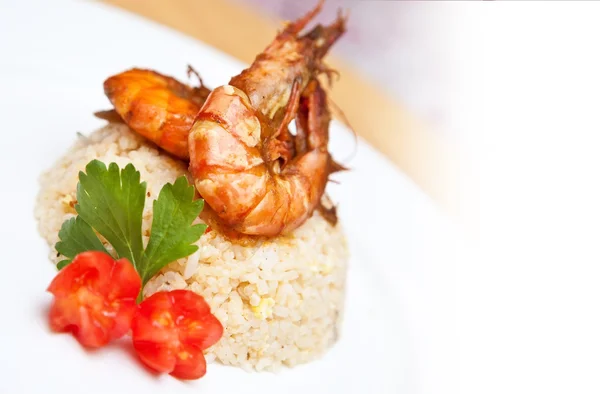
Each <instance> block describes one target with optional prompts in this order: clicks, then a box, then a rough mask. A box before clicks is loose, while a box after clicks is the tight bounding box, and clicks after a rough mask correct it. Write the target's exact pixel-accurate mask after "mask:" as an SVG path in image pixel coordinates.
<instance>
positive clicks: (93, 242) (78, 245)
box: [55, 216, 108, 270]
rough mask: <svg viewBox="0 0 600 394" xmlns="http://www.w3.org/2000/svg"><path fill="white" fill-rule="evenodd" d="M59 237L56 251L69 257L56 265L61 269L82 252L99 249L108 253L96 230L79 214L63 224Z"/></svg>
mask: <svg viewBox="0 0 600 394" xmlns="http://www.w3.org/2000/svg"><path fill="white" fill-rule="evenodd" d="M58 238H59V239H60V241H58V242H57V243H56V245H55V248H56V251H57V252H58V253H60V254H61V255H63V256H65V257H67V259H66V260H62V261H60V262H59V263H58V264H57V265H56V266H57V268H58V269H59V270H60V269H62V268H63V267H64V266H65V265H67V264H69V263H70V262H71V260H72V259H73V258H74V257H75V256H77V255H78V254H79V253H81V252H85V251H87V250H99V251H101V252H105V253H108V252H107V251H106V249H105V248H104V245H102V242H100V240H99V239H98V236H97V235H96V233H94V230H92V228H91V227H90V225H89V224H87V223H86V222H84V221H83V219H81V218H80V217H79V216H77V217H74V218H71V219H68V220H66V221H65V222H64V223H63V224H62V226H61V228H60V231H59V232H58Z"/></svg>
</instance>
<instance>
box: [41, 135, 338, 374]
mask: <svg viewBox="0 0 600 394" xmlns="http://www.w3.org/2000/svg"><path fill="white" fill-rule="evenodd" d="M93 159H98V160H100V161H103V162H104V163H107V164H108V163H110V162H116V163H117V164H118V165H119V166H120V167H123V166H125V165H126V164H127V163H133V165H134V166H135V167H136V168H137V169H138V170H139V171H140V173H141V178H142V180H144V181H146V183H147V185H148V186H147V190H148V193H147V200H146V206H145V211H144V221H143V229H144V241H145V242H147V236H148V235H149V230H150V225H151V223H152V200H154V199H155V198H156V197H157V195H158V193H159V191H160V189H161V188H162V186H163V185H164V184H165V183H167V182H173V181H174V180H175V179H176V178H177V177H178V176H181V175H182V174H186V175H187V170H186V165H185V163H183V162H181V161H178V160H175V159H173V158H171V157H170V156H167V155H165V154H163V153H161V152H160V151H159V150H158V149H157V148H156V147H155V146H154V145H152V144H150V143H147V142H146V141H145V140H144V139H143V138H141V137H139V136H138V135H136V134H134V133H133V132H131V131H129V129H128V128H127V126H125V125H122V124H110V125H108V126H106V127H104V128H102V129H100V130H97V131H95V132H94V133H92V134H91V135H90V136H89V137H80V138H79V140H78V141H77V143H76V144H75V146H74V147H72V148H71V150H69V151H68V152H67V153H66V154H65V156H64V157H63V158H61V159H60V160H59V161H58V162H57V163H56V164H55V165H54V167H53V168H51V169H50V170H49V171H47V172H46V173H44V174H43V175H42V176H41V178H40V185H41V190H40V193H39V196H38V201H37V206H36V209H35V215H36V218H37V219H38V224H39V231H40V233H41V235H42V236H43V237H44V238H45V239H46V240H47V241H48V244H49V245H50V247H51V251H50V260H51V261H53V262H55V263H56V262H57V261H59V260H60V259H61V258H60V256H57V253H56V250H54V244H55V243H56V242H57V241H58V231H59V229H60V226H61V225H62V223H63V222H64V221H65V220H66V219H68V218H69V217H72V216H74V215H75V210H74V209H73V206H74V203H75V198H76V191H75V188H76V185H77V181H78V179H77V176H78V173H79V171H81V170H84V169H85V165H86V164H87V163H88V162H90V161H91V160H93ZM188 176H189V175H188ZM340 227H341V226H340V225H338V226H336V227H333V226H331V225H330V224H329V223H328V222H326V221H325V220H324V219H323V218H322V217H321V216H319V215H318V214H317V213H315V215H313V217H312V218H310V219H309V220H308V221H307V222H306V223H304V224H303V225H302V226H301V227H300V228H298V229H297V230H295V231H294V232H293V233H292V234H291V235H288V236H282V237H277V238H270V239H261V240H258V241H257V242H256V243H255V244H254V245H251V246H242V245H239V244H236V243H234V242H231V241H229V240H228V239H227V238H225V237H223V236H222V235H220V234H219V233H217V231H215V230H213V231H211V232H209V233H208V234H205V235H203V236H202V237H201V239H200V240H199V241H198V243H197V245H198V246H199V247H200V249H199V250H198V252H196V253H194V254H193V255H192V256H189V257H188V258H185V259H181V260H179V261H176V262H173V263H172V264H170V265H169V266H168V267H166V268H165V269H163V270H162V271H161V273H159V274H158V275H157V276H156V277H155V278H153V279H152V280H151V281H150V282H149V283H148V284H147V285H146V287H145V288H144V296H149V295H151V294H153V293H155V292H157V291H161V290H171V289H189V290H192V291H194V292H196V293H198V294H200V295H202V296H203V297H204V298H205V299H206V301H207V302H208V303H209V304H210V306H211V309H212V312H213V313H214V314H215V315H216V316H217V318H218V319H219V320H220V321H221V323H222V324H223V326H224V327H225V332H224V335H223V338H222V339H221V340H220V341H219V342H218V343H217V344H216V345H215V346H213V347H212V348H210V349H209V350H208V351H207V359H208V360H213V359H216V360H218V361H220V362H222V363H224V364H230V365H236V366H241V367H243V368H245V369H252V368H254V369H256V370H265V369H267V370H275V369H277V368H278V367H280V366H281V365H287V366H293V365H296V364H299V363H304V362H307V361H310V360H313V359H315V358H317V357H319V356H320V355H322V354H323V352H324V351H325V350H326V349H327V348H328V347H329V346H331V345H332V344H333V343H334V342H335V341H336V339H337V337H338V333H339V328H340V323H341V318H342V311H343V302H344V284H345V278H346V264H347V259H348V252H347V246H346V241H345V238H344V235H343V232H342V230H341V228H340Z"/></svg>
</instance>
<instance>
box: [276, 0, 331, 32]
mask: <svg viewBox="0 0 600 394" xmlns="http://www.w3.org/2000/svg"><path fill="white" fill-rule="evenodd" d="M324 3H325V0H319V2H318V3H317V5H316V6H315V8H313V9H312V10H310V11H308V12H307V13H306V15H304V16H303V17H302V18H300V19H298V20H296V21H295V22H291V23H289V24H288V25H287V26H286V27H285V29H283V31H282V32H281V34H294V35H296V34H298V33H300V32H301V31H302V29H304V28H305V27H306V25H307V24H308V22H310V21H311V20H312V19H314V18H315V16H317V14H318V13H319V12H321V9H322V8H323V4H324Z"/></svg>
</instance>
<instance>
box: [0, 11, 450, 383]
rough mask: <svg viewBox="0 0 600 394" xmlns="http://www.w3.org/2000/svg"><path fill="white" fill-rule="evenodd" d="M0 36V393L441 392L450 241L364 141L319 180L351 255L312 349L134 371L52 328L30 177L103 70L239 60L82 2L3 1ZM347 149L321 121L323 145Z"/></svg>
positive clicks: (211, 79) (72, 125) (124, 360)
mask: <svg viewBox="0 0 600 394" xmlns="http://www.w3.org/2000/svg"><path fill="white" fill-rule="evenodd" d="M224 19H226V18H224ZM0 37H1V38H0V87H1V90H0V113H1V114H2V117H1V119H2V126H1V127H2V131H1V135H2V142H3V143H2V145H1V146H2V148H3V149H2V153H1V154H0V164H1V165H0V171H1V175H2V178H1V179H2V186H1V189H0V190H1V200H0V203H1V204H0V206H1V207H2V208H1V209H2V216H1V217H2V219H3V220H2V224H1V225H0V234H1V237H0V239H1V240H2V251H3V253H2V260H3V261H2V271H1V274H2V277H1V283H2V284H1V285H0V291H1V292H2V303H1V305H2V313H1V314H0V393H11V394H15V393H42V392H43V393H54V392H56V393H62V394H65V393H66V394H71V393H81V392H86V393H121V392H122V393H134V392H135V393H142V392H143V393H148V394H150V393H167V392H168V393H175V392H176V393H179V392H188V391H190V392H191V391H200V392H206V393H233V392H244V393H254V392H256V393H258V392H260V393H264V394H268V393H279V392H285V393H290V394H291V393H307V392H309V393H332V392H340V393H344V392H345V393H366V392H371V393H396V392H402V393H417V392H438V393H439V392H442V390H443V388H444V387H449V385H450V384H451V383H452V382H453V380H454V374H453V371H454V368H453V367H454V365H455V360H453V355H454V353H453V348H452V345H453V343H454V342H453V339H454V336H453V301H452V300H453V297H454V292H453V288H452V286H453V283H454V280H453V271H452V264H451V262H450V261H446V260H445V259H440V258H439V256H441V255H448V254H447V253H448V251H450V250H451V248H450V247H449V245H451V242H450V241H449V240H450V239H451V234H450V231H448V230H447V226H446V224H445V223H444V220H443V219H442V217H441V216H440V214H439V213H438V212H437V211H436V209H435V208H434V206H433V204H432V203H431V201H430V200H429V199H428V198H427V197H426V196H425V195H424V194H423V193H422V192H421V191H420V190H419V189H417V188H416V186H415V185H414V184H413V183H412V182H411V181H410V180H409V179H408V178H407V177H406V176H405V175H403V174H402V173H400V172H399V171H397V169H396V168H395V167H393V166H392V165H391V164H390V163H389V162H388V161H387V160H385V159H384V158H383V157H382V156H381V155H380V154H378V153H377V152H376V151H375V150H374V149H372V148H371V147H370V146H369V145H367V144H366V143H365V142H364V141H362V140H361V141H359V144H358V147H357V149H358V153H357V154H356V155H355V156H354V157H353V158H352V160H351V161H350V162H348V164H349V166H350V167H351V168H352V169H353V170H352V171H351V172H348V173H346V174H342V175H340V176H338V177H337V179H338V180H339V181H340V182H341V183H340V184H339V185H332V186H331V187H330V192H331V194H332V196H333V198H334V200H335V201H336V202H339V206H340V216H341V220H342V222H343V225H344V227H345V229H346V232H347V235H348V239H349V242H350V247H351V253H352V260H351V269H350V272H349V277H348V289H347V291H348V295H347V301H346V318H345V322H344V325H343V327H342V336H341V339H340V341H339V342H338V343H337V344H336V345H335V346H334V347H333V348H332V349H331V350H330V351H329V352H328V353H327V354H326V355H325V357H323V359H322V360H319V361H316V362H313V363H310V364H308V365H303V366H299V367H297V368H294V369H288V370H284V371H282V372H280V373H277V374H273V373H247V372H244V371H242V370H240V369H237V368H233V367H224V366H221V365H218V364H211V365H209V371H208V374H207V376H206V377H205V378H203V379H201V380H199V381H194V382H181V381H178V380H176V379H173V378H171V377H170V376H168V375H165V376H160V377H154V376H152V375H150V374H148V373H147V372H146V371H145V370H144V369H143V368H141V367H140V365H139V363H138V362H137V360H136V359H135V357H134V356H133V355H131V354H126V353H124V352H123V351H122V349H120V348H118V347H109V348H106V349H102V350H100V351H95V352H86V351H84V350H83V349H82V348H81V347H80V346H79V345H78V343H77V342H76V341H75V340H73V339H72V337H70V336H69V335H55V334H52V333H50V331H49V330H48V328H47V320H46V315H45V313H46V309H47V307H48V304H49V301H50V296H49V294H47V293H45V288H46V286H47V285H48V284H49V282H50V280H51V279H52V277H53V276H54V274H55V269H54V267H53V266H52V265H51V264H49V263H48V262H47V260H46V257H47V253H48V248H47V246H46V244H45V243H44V241H43V240H42V239H41V238H40V237H39V236H38V234H37V229H36V223H35V221H34V219H33V213H32V212H33V207H34V201H35V196H36V193H37V191H38V185H37V179H38V176H39V174H40V172H41V171H42V170H44V169H46V168H48V167H49V166H50V165H51V164H52V163H53V162H54V161H55V160H56V159H57V158H58V157H59V156H60V155H61V154H62V153H63V152H64V151H65V150H66V149H67V147H68V146H69V145H70V144H72V143H73V140H74V138H75V133H76V132H83V133H87V132H90V131H92V130H93V129H94V128H96V127H98V126H100V125H101V124H103V122H101V121H99V120H97V119H95V118H94V117H93V116H92V112H94V111H96V110H99V109H105V108H108V107H109V103H108V101H107V99H106V98H105V97H104V94H103V91H102V82H103V80H104V79H105V78H106V77H107V76H109V75H111V74H113V73H116V72H119V71H123V70H125V69H127V68H129V67H132V66H140V67H148V68H153V69H156V70H159V71H161V72H164V73H167V74H171V75H174V76H176V77H179V78H181V79H183V80H185V69H186V65H187V64H188V63H189V64H192V65H194V66H195V67H196V68H197V69H198V70H199V71H200V73H201V75H202V77H203V78H204V80H205V82H206V83H207V84H208V85H209V86H213V87H214V86H217V85H219V84H223V83H225V82H226V81H228V79H229V77H231V76H232V75H235V74H237V73H238V72H239V71H240V70H241V69H242V68H243V66H244V65H243V64H241V63H239V62H238V61H236V60H234V59H232V58H231V57H229V56H227V55H224V54H222V53H220V52H218V51H217V50H215V49H213V48H210V47H208V46H206V45H203V44H201V43H199V42H196V41H194V40H192V39H190V38H188V37H185V36H182V35H180V34H178V33H175V32H173V31H171V30H169V29H166V28H164V27H161V26H158V25H155V24H152V23H149V22H147V21H145V20H143V19H141V18H139V17H136V16H133V15H130V14H127V13H123V12H121V11H118V10H116V9H112V8H110V7H107V6H104V5H101V4H96V3H70V2H68V3H66V2H55V1H53V2H41V1H40V2H37V3H36V2H33V3H32V2H26V3H17V2H12V3H10V2H9V3H3V4H2V5H1V6H0ZM240 39H243V37H240ZM264 44H265V45H266V44H267V43H264ZM342 78H343V76H342ZM357 94H359V93H357ZM365 116H368V114H365ZM353 148H354V141H353V138H352V136H351V134H350V133H349V132H348V131H347V130H345V129H343V128H342V127H341V126H339V124H335V125H334V127H333V130H332V149H333V151H334V153H335V154H336V155H337V156H338V157H346V156H348V155H349V154H350V153H351V152H352V151H353ZM444 391H445V390H444Z"/></svg>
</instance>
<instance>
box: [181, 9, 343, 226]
mask: <svg viewBox="0 0 600 394" xmlns="http://www.w3.org/2000/svg"><path fill="white" fill-rule="evenodd" d="M321 6H322V2H320V3H319V4H318V5H317V6H316V7H315V9H313V10H312V11H311V12H309V13H308V14H307V15H306V16H304V17H302V18H301V19H299V20H297V21H296V22H293V23H290V24H288V25H287V27H286V28H285V29H284V30H283V31H282V32H281V33H279V34H278V35H277V37H276V38H275V40H274V41H273V42H272V43H271V44H270V45H269V46H268V47H267V48H266V49H265V51H264V52H262V53H261V54H260V55H258V56H257V58H256V59H255V61H254V63H253V64H252V65H251V66H250V67H249V68H248V69H246V70H244V71H243V72H242V73H241V74H239V75H237V76H235V77H233V78H232V79H231V80H230V82H229V84H228V85H224V86H221V87H218V88H216V89H215V90H214V91H213V92H212V93H211V94H210V95H209V96H208V98H207V100H206V102H205V104H204V106H203V107H202V109H201V110H200V112H199V113H198V116H197V117H196V122H195V123H194V125H193V126H192V130H191V132H190V135H189V149H190V172H191V174H192V177H193V178H194V183H195V186H196V188H197V190H198V192H199V193H200V195H201V196H202V197H203V198H204V199H205V201H206V202H207V204H208V205H209V206H210V207H211V208H212V210H213V211H214V213H215V214H216V215H217V216H218V217H219V219H220V220H221V221H222V222H223V223H224V224H225V225H227V226H229V227H231V228H233V229H234V230H236V231H238V232H240V233H243V234H250V235H266V236H274V235H278V234H281V233H286V232H289V231H291V230H293V229H295V228H297V227H298V226H299V225H301V224H302V223H303V222H304V221H305V220H306V219H307V218H308V217H310V216H311V215H312V213H313V211H314V210H315V209H316V208H319V207H320V203H321V198H322V197H323V193H324V191H325V186H326V184H327V181H328V177H329V174H331V173H332V172H334V171H336V170H338V169H339V168H340V166H339V165H337V164H336V163H335V162H334V161H333V160H332V158H331V156H330V154H329V151H328V149H327V144H328V140H329V122H330V118H331V116H330V113H329V109H328V107H327V97H326V94H325V92H324V90H323V89H322V87H321V85H320V83H319V81H318V79H317V76H318V75H319V74H320V73H322V72H330V70H328V69H327V68H326V67H325V66H324V64H323V63H322V60H321V59H322V58H323V56H324V55H325V54H326V53H327V51H328V50H329V48H330V47H331V45H332V44H333V43H334V42H335V41H336V40H337V39H338V38H339V37H340V36H341V35H342V34H343V33H344V31H345V18H343V17H342V16H341V15H340V16H338V18H337V20H336V21H335V22H334V23H333V24H331V25H329V26H322V25H318V26H316V27H315V28H314V29H312V30H311V31H310V32H308V33H307V34H304V35H300V32H301V31H302V29H303V28H304V27H305V26H306V25H307V23H308V22H309V21H310V20H311V19H312V18H313V17H314V16H315V15H316V14H317V13H318V12H319V11H320V8H321ZM294 119H295V123H296V130H297V131H296V135H292V134H291V133H290V131H289V130H288V124H289V123H290V122H291V121H292V120H294Z"/></svg>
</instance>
